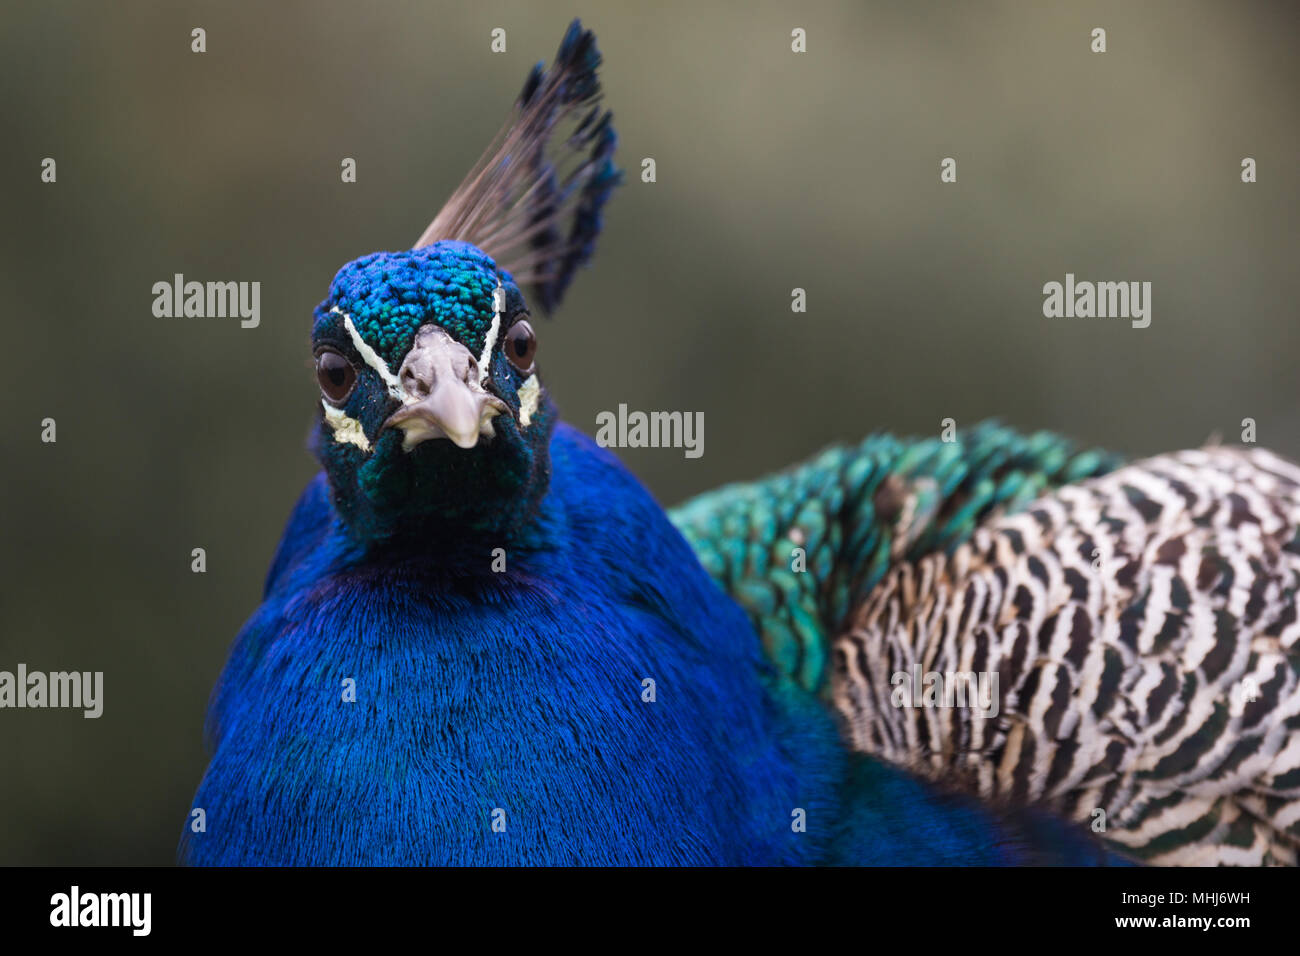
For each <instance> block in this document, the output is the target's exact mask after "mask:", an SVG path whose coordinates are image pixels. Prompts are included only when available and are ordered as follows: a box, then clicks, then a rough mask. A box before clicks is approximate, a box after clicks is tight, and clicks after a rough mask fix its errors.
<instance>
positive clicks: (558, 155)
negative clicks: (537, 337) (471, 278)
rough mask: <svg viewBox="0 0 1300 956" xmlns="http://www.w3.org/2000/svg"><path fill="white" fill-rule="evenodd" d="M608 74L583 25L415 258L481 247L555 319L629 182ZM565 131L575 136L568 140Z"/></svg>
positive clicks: (523, 96) (539, 77) (536, 76)
mask: <svg viewBox="0 0 1300 956" xmlns="http://www.w3.org/2000/svg"><path fill="white" fill-rule="evenodd" d="M599 66H600V51H599V50H598V49H597V48H596V36H595V34H594V33H592V32H591V31H590V30H583V29H582V24H581V23H580V22H579V21H578V20H574V21H573V23H571V24H570V25H569V29H568V30H567V31H566V32H565V34H564V40H563V41H562V42H561V43H560V49H559V52H558V53H556V55H555V62H554V63H553V64H552V65H551V68H550V69H549V70H544V69H543V68H542V64H540V63H539V64H537V65H536V66H535V67H533V69H532V72H531V73H529V75H528V79H527V81H526V82H525V83H524V88H523V90H522V92H520V94H519V99H518V100H516V101H515V107H514V110H513V112H512V113H511V116H510V119H509V120H508V121H507V123H506V125H505V126H504V127H503V128H502V130H501V132H499V133H498V134H497V136H496V138H495V139H494V140H493V142H492V145H491V146H489V147H488V149H487V151H486V152H485V153H484V154H483V156H482V157H481V158H480V159H479V161H478V162H477V163H476V164H475V165H474V168H473V169H472V170H471V171H470V173H469V175H468V176H466V177H465V180H464V182H462V183H461V184H460V186H458V187H457V188H456V191H455V192H454V193H452V195H451V197H450V198H449V199H448V200H447V202H446V204H445V205H444V206H443V207H442V209H441V210H440V211H439V212H438V215H437V216H435V217H434V220H433V222H432V223H430V224H429V227H428V228H427V229H425V230H424V233H423V235H421V236H420V238H419V239H418V240H417V241H416V243H415V246H414V248H416V249H420V248H423V247H424V246H428V245H431V244H432V243H434V242H437V241H438V240H440V239H459V240H462V241H464V242H469V243H472V244H473V245H475V246H478V247H479V248H480V249H482V250H483V251H484V252H486V253H487V254H488V255H489V256H491V257H492V258H493V259H495V260H496V261H497V264H498V265H500V266H501V267H502V268H504V269H505V270H506V271H508V272H509V273H510V274H511V275H512V276H513V277H514V279H515V281H516V282H518V283H519V284H520V285H523V284H525V283H526V284H528V285H530V286H532V287H533V290H534V293H535V296H536V298H537V300H538V302H539V303H540V305H541V306H542V308H544V309H546V311H548V312H549V311H551V310H552V309H554V308H555V306H556V305H557V304H558V303H559V301H560V298H561V297H562V296H563V294H564V290H565V289H566V288H567V287H568V285H569V282H570V281H571V280H572V278H573V274H574V272H575V270H576V269H577V268H578V266H580V265H582V264H583V263H584V262H586V261H587V260H588V259H589V258H590V257H591V254H592V252H593V251H594V249H595V242H596V236H597V235H599V234H600V228H601V209H602V207H603V206H604V205H605V202H606V200H608V199H609V196H610V193H611V192H612V191H613V189H614V187H615V186H617V185H618V184H619V183H620V182H621V181H622V172H621V171H620V170H619V169H618V168H617V167H616V166H615V165H614V161H613V154H614V147H615V144H616V143H617V139H618V137H617V135H616V134H615V132H614V127H613V125H612V123H611V119H612V114H611V113H610V112H609V111H608V110H603V111H602V109H601V106H600V98H601V89H600V81H599V79H598V78H597V76H596V69H597V67H599ZM561 126H564V127H572V129H571V131H570V132H568V133H567V134H566V135H563V136H561V135H560V134H559V128H560V127H561ZM548 148H549V149H553V151H554V153H555V155H548Z"/></svg>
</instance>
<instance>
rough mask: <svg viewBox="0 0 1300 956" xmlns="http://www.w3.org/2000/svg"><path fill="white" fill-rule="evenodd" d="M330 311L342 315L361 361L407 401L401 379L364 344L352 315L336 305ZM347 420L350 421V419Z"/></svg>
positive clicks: (391, 391)
mask: <svg viewBox="0 0 1300 956" xmlns="http://www.w3.org/2000/svg"><path fill="white" fill-rule="evenodd" d="M330 311H331V312H337V313H338V314H339V315H341V316H343V327H344V328H345V329H347V330H348V335H350V336H351V337H352V347H353V348H355V349H356V350H357V352H358V353H359V354H360V355H361V360H362V361H363V362H365V363H366V364H367V365H369V366H370V367H371V368H372V369H374V370H375V371H376V372H378V373H379V377H380V378H381V379H383V380H384V385H386V386H387V387H388V394H389V395H391V396H393V398H395V399H397V400H398V401H399V402H404V401H407V397H406V392H405V391H403V390H402V382H401V380H400V379H399V378H398V377H397V376H396V375H394V374H393V373H392V372H390V371H389V370H388V365H387V364H386V363H385V362H384V360H383V359H381V358H380V357H379V353H378V352H376V351H375V350H374V349H372V348H371V347H370V346H369V345H368V344H366V340H365V339H363V338H362V337H361V333H360V332H358V331H357V327H356V326H355V325H353V324H352V316H350V315H348V314H347V313H346V312H344V311H343V310H342V309H340V308H339V307H338V306H335V307H334V308H332V309H330ZM345 417H346V416H345ZM348 420H349V421H352V419H348ZM362 437H365V436H364V435H363V436H362Z"/></svg>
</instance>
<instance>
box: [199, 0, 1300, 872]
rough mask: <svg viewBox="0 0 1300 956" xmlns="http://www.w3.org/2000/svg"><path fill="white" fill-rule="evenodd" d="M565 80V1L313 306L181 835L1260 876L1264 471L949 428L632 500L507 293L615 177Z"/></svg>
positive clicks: (260, 854)
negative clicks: (532, 49) (299, 392)
mask: <svg viewBox="0 0 1300 956" xmlns="http://www.w3.org/2000/svg"><path fill="white" fill-rule="evenodd" d="M600 62H601V56H600V53H599V51H598V48H597V46H596V41H595V37H594V36H593V34H592V33H591V32H589V31H587V30H585V29H583V27H582V25H581V24H580V23H579V22H578V21H574V22H573V23H572V24H571V25H570V26H569V27H568V29H567V31H566V32H565V34H564V37H563V40H562V42H561V44H560V47H559V52H558V53H557V55H556V57H555V60H554V61H553V63H552V64H551V66H550V67H549V68H544V67H543V65H542V64H539V65H538V66H536V67H534V69H533V70H532V71H531V72H530V74H529V75H528V77H527V80H526V82H525V84H524V87H523V90H522V92H521V93H520V95H519V98H518V100H517V102H516V104H515V106H514V109H513V111H512V112H511V115H510V117H509V119H508V121H507V122H506V124H505V126H504V128H503V129H502V131H501V133H500V134H499V135H498V137H497V138H496V140H495V141H494V142H493V144H492V145H491V146H490V147H489V148H488V149H487V151H486V152H485V153H484V154H483V156H482V158H481V159H480V160H479V162H478V163H477V164H476V166H475V167H474V169H473V170H471V172H470V173H469V175H468V176H467V177H466V178H465V180H464V181H463V182H462V183H461V185H460V186H459V187H458V188H457V189H456V190H455V191H454V192H453V193H452V195H451V197H450V199H449V200H448V201H447V202H446V204H445V205H444V206H443V207H442V209H441V210H440V211H439V212H438V213H437V215H436V216H435V217H434V219H433V221H432V223H431V224H430V225H429V227H428V228H427V229H426V230H425V231H424V233H423V234H422V235H421V236H420V237H419V239H418V240H417V241H416V242H415V244H414V246H413V247H412V248H411V249H409V250H405V251H397V252H379V253H375V254H372V255H367V256H364V257H362V258H360V259H357V260H355V261H354V262H351V263H349V264H347V265H345V266H344V267H343V268H342V269H341V270H340V271H339V272H338V274H337V275H336V276H335V277H334V279H333V281H332V283H331V284H330V287H329V292H328V295H327V297H326V299H325V300H324V301H323V302H322V303H321V304H320V305H319V306H318V307H317V308H316V310H315V312H314V315H313V322H312V330H311V342H312V354H313V356H314V364H315V372H316V379H317V384H318V387H319V391H320V414H319V419H318V422H317V424H316V426H315V428H314V430H313V433H312V439H311V448H312V451H313V452H314V454H315V455H316V457H317V458H318V459H319V461H320V463H321V470H320V472H319V473H318V474H317V475H316V477H315V478H314V479H313V480H312V481H311V482H310V483H309V484H308V486H307V488H306V489H305V490H304V492H303V493H302V495H301V497H300V499H299V500H298V502H297V504H296V506H295V507H294V509H293V511H292V514H291V516H290V518H289V520H288V524H287V527H286V528H285V531H284V534H283V537H282V539H281V541H280V544H279V546H278V548H277V550H276V553H275V555H274V557H273V559H272V561H271V566H270V569H269V571H268V573H267V576H266V582H265V587H264V592H263V598H262V602H261V604H260V606H259V607H258V608H257V610H256V611H255V612H254V613H253V615H252V616H251V618H250V619H249V620H248V621H247V622H246V624H245V625H244V627H243V628H242V630H241V631H240V633H239V634H238V636H237V638H236V640H235V643H234V645H233V647H232V650H231V652H230V657H229V660H228V662H227V664H226V666H225V668H224V670H223V672H222V675H221V677H220V679H219V680H218V683H217V685H216V687H215V688H214V690H213V694H212V699H211V702H210V706H209V713H208V719H207V723H206V728H205V730H206V735H207V739H208V745H209V748H210V752H211V759H210V762H209V765H208V767H207V770H206V772H205V774H204V776H203V779H202V781H201V782H200V784H199V787H198V791H197V793H196V796H195V799H194V802H193V806H192V808H191V814H190V816H189V817H188V818H187V823H186V826H185V828H184V831H183V834H182V837H181V842H180V847H179V851H178V853H179V858H180V859H181V860H182V861H183V862H186V863H191V864H199V865H202V864H210V865H349V864H369V865H375V864H378V865H387V864H395V865H473V864H489V865H515V864H555V865H570V864H594V865H623V864H688V865H689V864H725V865H813V864H848V865H953V864H980V865H991V864H998V865H1019V864H1072V865H1077V864H1116V865H1127V864H1132V863H1143V862H1145V863H1159V864H1198V863H1227V864H1266V863H1293V862H1294V860H1295V849H1296V845H1297V841H1298V840H1300V824H1298V823H1297V820H1298V819H1300V801H1297V800H1296V796H1297V791H1298V790H1300V735H1297V734H1296V733H1295V731H1296V729H1297V728H1300V716H1297V713H1298V712H1300V692H1297V679H1296V674H1297V671H1298V670H1300V653H1298V652H1297V646H1296V637H1297V634H1298V633H1300V622H1297V619H1296V585H1297V574H1298V572H1300V537H1298V536H1297V529H1298V528H1300V469H1297V468H1296V467H1295V466H1293V465H1291V464H1289V463H1287V462H1285V461H1283V460H1281V459H1278V458H1276V457H1274V456H1272V455H1269V454H1268V453H1266V452H1264V451H1259V450H1247V449H1245V448H1228V447H1211V448H1205V449H1202V450H1199V451H1188V452H1184V453H1181V454H1176V455H1167V456H1161V457H1157V458H1152V459H1148V460H1146V461H1139V462H1134V463H1128V462H1126V461H1124V460H1123V459H1122V458H1121V457H1119V456H1117V455H1113V454H1110V453H1107V452H1103V451H1097V450H1086V449H1079V448H1077V447H1075V446H1074V445H1073V444H1072V443H1071V442H1069V441H1068V440H1066V439H1064V438H1062V437H1060V436H1056V435H1053V434H1050V433H1043V432H1040V433H1035V434H1023V433H1020V432H1017V431H1015V430H1013V429H1011V428H1008V427H1005V426H1003V425H1000V424H997V423H986V424H983V425H980V426H977V427H974V428H972V429H969V430H967V431H964V432H960V433H958V434H956V435H954V436H939V437H933V438H921V439H913V440H901V439H897V438H894V437H890V436H888V435H874V436H872V437H869V438H867V439H866V440H864V441H863V442H861V443H860V444H858V445H856V446H842V447H836V448H832V449H830V450H828V451H825V452H823V453H822V454H820V455H819V456H818V457H816V458H814V459H813V460H811V461H810V462H807V463H805V464H802V465H799V466H796V467H793V468H791V469H789V470H787V471H785V472H783V473H781V474H778V475H775V476H773V477H769V478H766V479H763V480H760V481H757V482H752V483H747V484H733V485H729V486H727V487H724V488H721V489H718V490H716V491H713V492H711V493H708V494H705V495H703V496H701V497H699V498H696V499H694V500H692V501H689V502H687V503H685V504H683V505H681V506H680V507H678V508H676V509H674V510H672V511H670V512H665V511H664V510H663V509H662V508H661V507H660V506H659V505H658V504H657V503H656V502H655V501H654V499H653V498H652V497H651V496H650V494H649V493H648V492H647V491H646V489H645V488H644V487H643V486H642V485H641V484H640V483H639V482H638V481H637V480H636V479H635V478H634V477H633V476H632V475H631V474H630V473H629V472H628V471H627V469H626V468H624V467H623V466H622V465H621V464H620V462H619V461H618V459H617V457H616V456H615V455H614V454H613V453H611V452H610V451H609V450H607V449H605V448H602V447H600V446H598V445H597V443H596V442H594V441H593V440H592V439H591V438H589V437H587V436H586V435H585V434H583V433H582V432H581V431H579V430H577V429H575V428H573V427H571V426H569V425H567V424H565V423H564V422H562V421H560V420H559V416H558V412H557V409H556V405H555V403H554V401H553V400H552V398H551V395H550V392H549V390H548V388H547V386H546V385H545V384H544V383H543V380H542V378H541V373H540V371H539V365H538V358H537V354H538V336H537V333H536V330H535V328H534V323H535V322H537V317H536V316H535V315H534V310H536V312H537V313H539V314H549V313H551V312H552V311H554V310H555V308H556V307H557V306H558V305H559V303H560V302H561V300H562V298H563V295H564V292H565V290H566V289H567V287H568V286H569V284H570V282H571V280H572V279H573V278H574V276H575V274H576V273H577V271H578V270H579V269H580V268H581V267H582V266H584V265H585V264H587V263H588V261H589V260H590V259H591V257H592V254H593V251H594V243H595V240H596V238H597V236H598V235H599V233H600V231H601V225H602V215H603V210H604V207H605V205H606V202H607V200H608V199H609V198H610V196H611V195H612V193H613V192H614V190H615V188H616V187H617V186H618V184H619V182H620V180H621V172H620V171H619V169H618V168H617V166H616V165H615V163H614V159H613V156H614V151H615V146H616V142H617V136H616V134H615V131H614V127H613V125H612V119H611V114H610V113H609V112H608V111H607V110H606V109H605V108H604V106H603V105H602V96H601V90H600V85H599V81H598V79H597V69H598V67H599V65H600ZM525 291H526V292H527V295H525ZM949 437H951V439H952V440H945V438H949ZM900 675H901V677H900ZM981 680H983V684H982V686H981ZM952 684H956V685H958V686H957V687H956V697H953V688H952V686H951V685H952ZM941 685H944V686H941ZM912 690H915V691H917V693H916V694H915V696H913V695H912V693H911V691H912ZM967 692H969V699H967V698H966V693H967ZM949 697H953V699H951V700H950V699H948V698H949ZM958 698H960V699H958ZM198 810H201V811H202V813H201V814H199V813H196V812H195V811H198ZM198 820H202V821H203V822H202V824H199V823H196V822H195V821H198Z"/></svg>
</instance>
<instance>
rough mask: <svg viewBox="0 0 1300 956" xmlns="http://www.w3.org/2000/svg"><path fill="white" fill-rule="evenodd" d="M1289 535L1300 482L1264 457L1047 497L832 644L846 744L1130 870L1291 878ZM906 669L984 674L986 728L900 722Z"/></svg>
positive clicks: (1298, 635) (1294, 791)
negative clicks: (1060, 823) (1051, 830)
mask: <svg viewBox="0 0 1300 956" xmlns="http://www.w3.org/2000/svg"><path fill="white" fill-rule="evenodd" d="M1298 529H1300V468H1297V467H1296V466H1294V465H1292V464H1290V463H1288V462H1285V461H1282V460H1280V459H1278V458H1277V457H1275V456H1273V455H1270V454H1269V453H1267V452H1264V451H1258V450H1246V449H1241V448H1207V449H1203V450H1198V451H1186V452H1181V453H1178V454H1172V455H1165V456H1160V457H1156V458H1151V459H1148V460H1146V461H1143V462H1139V463H1136V464H1133V465H1130V466H1128V467H1125V468H1122V469H1120V470H1118V471H1115V472H1112V473H1110V474H1108V475H1105V476H1104V477H1100V478H1095V479H1092V480H1088V481H1085V482H1080V483H1077V484H1071V485H1067V486H1065V487H1062V488H1059V489H1057V490H1055V491H1053V492H1051V493H1050V494H1048V495H1047V496H1045V497H1043V498H1041V499H1039V500H1038V501H1037V502H1035V503H1034V504H1033V505H1031V506H1030V507H1029V508H1028V509H1027V510H1025V511H1023V512H1020V513H1017V514H1014V515H1010V516H1001V517H996V518H991V519H990V520H988V521H987V522H985V523H984V524H983V525H982V526H980V527H978V528H977V529H976V530H975V532H974V534H973V536H972V537H971V538H970V540H968V541H967V542H966V543H964V544H962V545H961V546H960V547H958V548H957V549H956V550H954V551H953V552H952V553H951V554H950V555H948V554H945V553H942V552H938V551H936V552H934V553H931V554H929V555H928V556H925V557H923V558H920V559H919V560H915V561H909V562H904V563H898V564H895V565H894V566H893V567H892V568H891V569H890V571H889V573H888V574H887V575H886V576H885V577H884V579H883V580H882V581H881V582H880V584H879V585H877V586H876V588H875V589H874V590H873V592H872V593H871V594H870V595H869V596H868V598H867V600H866V601H865V602H863V603H862V604H861V606H860V607H859V608H858V609H857V611H856V614H855V616H854V617H853V619H852V621H851V623H850V625H849V626H848V627H847V628H846V629H845V630H844V632H843V633H841V634H840V636H839V637H838V638H837V639H835V641H834V643H833V649H832V675H831V691H830V692H831V697H832V699H833V702H834V705H835V708H836V709H837V710H838V712H839V713H840V715H841V716H842V718H843V720H844V722H845V725H846V733H847V735H848V737H849V739H850V741H851V743H852V745H853V746H854V747H855V748H856V749H859V750H862V751H865V752H868V753H871V754H874V755H877V756H879V757H880V758H882V759H885V760H887V761H890V762H892V763H896V764H899V765H902V766H904V767H907V768H909V769H911V770H913V771H915V772H917V773H919V774H922V775H924V776H926V777H929V778H932V779H938V780H942V781H944V782H945V783H947V784H949V785H955V786H958V787H960V788H963V789H966V790H968V791H973V792H975V793H978V794H979V795H980V796H982V797H984V798H986V799H988V800H990V801H994V802H998V803H1006V804H1036V805H1046V806H1050V807H1053V808H1055V809H1057V810H1058V811H1060V812H1062V813H1064V814H1066V815H1068V816H1070V817H1072V818H1075V819H1079V820H1081V821H1086V822H1087V823H1089V824H1091V825H1092V826H1093V828H1094V829H1100V828H1101V827H1102V826H1104V831H1102V832H1103V833H1104V836H1105V837H1106V838H1107V839H1109V840H1111V841H1113V842H1114V843H1115V844H1116V845H1118V846H1119V847H1120V848H1121V849H1122V850H1123V851H1125V852H1127V853H1128V854H1130V855H1132V856H1133V857H1135V858H1137V859H1142V860H1145V861H1148V862H1151V863H1157V864H1181V865H1207V864H1242V865H1258V864H1294V863H1295V862H1296V850H1297V847H1298V846H1300V679H1298V677H1297V675H1298V674H1300V621H1298V620H1297V609H1296V604H1297V596H1298V595H1297V592H1298V588H1300V537H1298V536H1297V531H1298ZM918 672H919V673H921V674H923V675H930V674H937V675H942V676H941V677H940V678H939V679H938V682H937V684H936V686H939V685H942V684H943V682H944V681H949V682H950V681H951V680H952V675H958V674H976V675H978V674H984V675H987V676H989V677H995V679H996V713H994V708H992V707H989V708H987V709H982V708H981V707H980V706H978V705H974V706H970V705H968V706H964V707H951V706H949V707H945V706H926V705H924V704H925V701H924V700H921V701H911V702H910V704H911V705H909V706H899V705H898V703H899V697H898V696H897V695H896V694H895V691H896V688H897V687H898V686H900V681H899V678H898V675H900V674H902V675H907V678H906V680H909V681H910V680H911V675H913V674H915V673H918ZM989 683H990V686H991V685H992V682H991V681H990V682H989ZM932 703H933V701H932ZM916 704H921V705H922V706H915V705H916Z"/></svg>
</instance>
